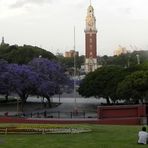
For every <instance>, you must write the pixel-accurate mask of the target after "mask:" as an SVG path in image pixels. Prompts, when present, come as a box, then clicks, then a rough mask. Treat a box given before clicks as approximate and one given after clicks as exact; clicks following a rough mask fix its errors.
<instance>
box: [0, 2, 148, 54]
mask: <svg viewBox="0 0 148 148" xmlns="http://www.w3.org/2000/svg"><path fill="white" fill-rule="evenodd" d="M92 5H93V7H94V10H95V16H96V26H97V30H98V34H97V45H98V46H97V53H98V55H113V51H114V50H115V49H116V48H117V47H118V45H121V46H125V47H127V48H128V49H130V45H132V46H133V47H134V46H137V48H138V49H144V50H145V49H148V0H92ZM88 6H89V0H0V37H2V36H4V37H5V42H7V43H9V44H18V45H23V44H28V45H33V46H39V47H42V48H44V49H46V50H49V51H51V52H53V53H54V54H55V53H57V52H62V53H64V52H65V51H67V50H71V49H73V46H74V43H73V38H74V37H73V36H74V35H73V34H74V31H73V30H74V26H75V28H76V50H78V51H79V52H80V54H81V55H82V54H85V42H84V41H85V40H84V37H85V36H84V29H85V17H86V13H87V8H88Z"/></svg>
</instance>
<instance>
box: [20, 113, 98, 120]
mask: <svg viewBox="0 0 148 148" xmlns="http://www.w3.org/2000/svg"><path fill="white" fill-rule="evenodd" d="M18 116H19V117H27V118H71V119H72V118H97V113H96V112H86V111H82V112H61V111H54V112H51V111H50V112H49V111H44V112H33V113H32V112H31V113H21V114H19V115H18Z"/></svg>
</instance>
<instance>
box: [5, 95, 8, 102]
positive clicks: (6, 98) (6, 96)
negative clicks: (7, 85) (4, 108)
mask: <svg viewBox="0 0 148 148" xmlns="http://www.w3.org/2000/svg"><path fill="white" fill-rule="evenodd" d="M5 100H6V102H8V94H6V95H5Z"/></svg>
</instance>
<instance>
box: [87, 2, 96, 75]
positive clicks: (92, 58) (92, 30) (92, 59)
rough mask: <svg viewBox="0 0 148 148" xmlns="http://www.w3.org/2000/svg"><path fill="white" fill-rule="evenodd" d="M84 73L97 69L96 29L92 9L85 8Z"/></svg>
mask: <svg viewBox="0 0 148 148" xmlns="http://www.w3.org/2000/svg"><path fill="white" fill-rule="evenodd" d="M84 32H85V72H86V73H89V72H92V71H94V70H96V69H97V29H96V18H95V16H94V8H93V7H92V5H91V2H90V5H89V7H88V8H87V16H86V28H85V31H84Z"/></svg>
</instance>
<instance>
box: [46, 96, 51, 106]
mask: <svg viewBox="0 0 148 148" xmlns="http://www.w3.org/2000/svg"><path fill="white" fill-rule="evenodd" d="M46 99H47V100H48V107H49V108H51V107H52V105H51V100H50V97H47V96H46Z"/></svg>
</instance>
